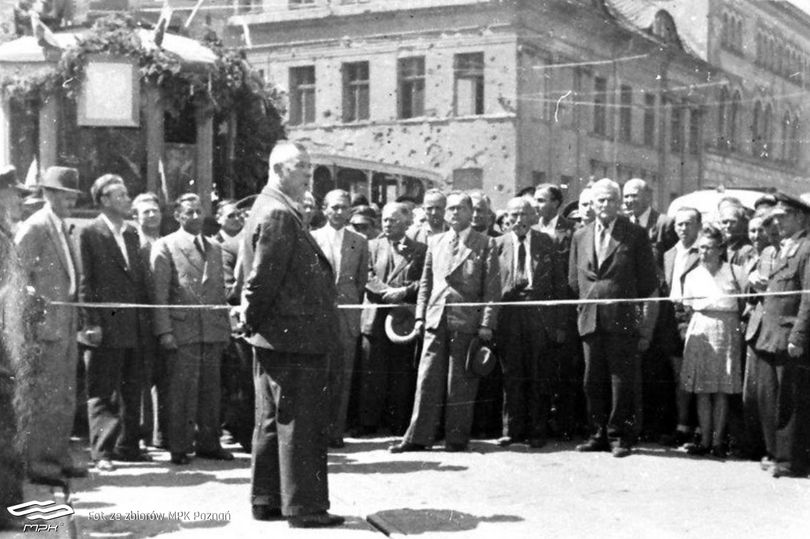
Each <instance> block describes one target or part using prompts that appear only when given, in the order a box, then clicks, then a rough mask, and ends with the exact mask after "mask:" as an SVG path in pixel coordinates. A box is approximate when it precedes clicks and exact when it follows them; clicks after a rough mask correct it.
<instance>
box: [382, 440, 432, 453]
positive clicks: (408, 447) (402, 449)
mask: <svg viewBox="0 0 810 539" xmlns="http://www.w3.org/2000/svg"><path fill="white" fill-rule="evenodd" d="M411 451H427V446H424V445H422V444H414V443H411V442H400V443H398V444H394V445H392V446H391V447H389V448H388V452H389V453H409V452H411Z"/></svg>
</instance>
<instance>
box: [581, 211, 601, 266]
mask: <svg viewBox="0 0 810 539" xmlns="http://www.w3.org/2000/svg"><path fill="white" fill-rule="evenodd" d="M595 223H596V221H594V222H592V223H590V224H589V225H588V226H587V227H585V232H584V233H583V234H582V243H583V244H584V245H585V247H586V248H587V252H588V269H590V270H593V271H596V270H597V269H599V264H597V261H596V243H595V236H596V224H595Z"/></svg>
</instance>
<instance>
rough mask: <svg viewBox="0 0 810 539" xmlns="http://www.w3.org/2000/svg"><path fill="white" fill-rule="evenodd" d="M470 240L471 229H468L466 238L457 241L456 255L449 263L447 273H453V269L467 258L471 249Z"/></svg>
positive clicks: (471, 239) (471, 237) (471, 238)
mask: <svg viewBox="0 0 810 539" xmlns="http://www.w3.org/2000/svg"><path fill="white" fill-rule="evenodd" d="M472 242H473V231H472V230H470V232H469V234H467V239H465V240H464V241H461V242H459V246H458V255H457V256H456V258H455V259H454V260H453V262H452V263H451V264H450V268H449V270H448V271H447V274H448V275H449V274H451V273H453V272H454V271H456V269H458V267H459V266H461V264H462V263H463V262H464V261H465V260H467V257H468V256H470V253H471V252H472V249H471V244H472ZM447 248H448V249H449V248H450V244H449V242H448V244H447Z"/></svg>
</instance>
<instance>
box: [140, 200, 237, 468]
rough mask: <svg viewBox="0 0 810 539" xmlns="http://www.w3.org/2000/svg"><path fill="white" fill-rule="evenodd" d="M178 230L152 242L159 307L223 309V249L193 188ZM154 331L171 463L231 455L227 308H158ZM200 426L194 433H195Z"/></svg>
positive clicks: (179, 210) (181, 207) (180, 211)
mask: <svg viewBox="0 0 810 539" xmlns="http://www.w3.org/2000/svg"><path fill="white" fill-rule="evenodd" d="M174 218H175V219H176V220H177V222H178V223H180V229H179V230H177V231H176V232H173V233H171V234H169V235H168V236H164V237H162V238H160V239H159V240H157V241H156V242H155V244H154V246H153V247H152V260H151V268H152V281H153V286H154V291H155V292H154V294H155V303H156V304H157V305H211V304H214V305H222V306H223V307H224V306H225V280H224V277H223V271H222V253H221V251H220V247H219V245H218V244H217V243H215V242H212V241H210V240H207V239H205V237H204V236H203V235H202V224H203V209H202V204H201V200H200V197H199V196H198V195H196V194H194V193H186V194H184V195H181V196H180V197H179V198H178V199H177V200H176V201H175V203H174ZM154 333H155V335H156V336H158V338H159V339H160V347H161V349H162V350H163V352H164V354H166V369H167V373H168V378H169V380H168V385H169V399H168V420H169V430H168V435H169V451H170V452H171V461H172V463H173V464H177V465H184V464H188V462H189V457H188V453H191V452H192V451H196V456H197V457H199V458H206V459H213V460H233V455H232V454H231V453H230V452H228V451H226V450H225V449H223V448H222V446H221V445H220V441H219V406H220V394H221V387H220V362H221V358H222V349H223V347H224V346H225V343H227V342H228V338H229V337H230V321H229V319H228V312H227V311H226V310H224V309H177V308H174V309H155V311H154ZM195 426H196V431H195Z"/></svg>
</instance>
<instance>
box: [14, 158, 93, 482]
mask: <svg viewBox="0 0 810 539" xmlns="http://www.w3.org/2000/svg"><path fill="white" fill-rule="evenodd" d="M78 186H79V172H78V171H77V170H76V169H75V168H69V167H57V166H53V167H50V168H48V169H47V170H46V171H45V174H44V175H43V178H42V184H41V187H42V193H43V196H44V198H45V201H46V202H45V206H43V208H42V209H40V210H39V211H37V212H36V213H34V214H33V215H31V217H29V218H28V219H26V221H25V222H24V223H23V224H22V225H21V226H20V228H19V230H18V231H17V235H16V238H15V243H16V244H17V249H18V251H19V254H20V260H21V263H22V266H23V268H24V270H25V272H26V275H27V277H28V280H29V283H30V285H31V286H32V287H33V289H34V291H35V293H36V294H37V295H38V296H39V297H40V298H41V299H42V300H44V301H59V302H73V301H76V297H77V296H76V295H77V291H78V286H79V276H80V275H79V268H80V265H79V258H78V254H77V252H76V249H75V247H74V240H73V238H72V237H71V234H70V230H69V228H68V226H67V224H66V223H65V221H64V219H65V218H66V217H67V216H68V215H69V214H70V210H71V209H72V208H73V207H74V206H75V205H76V200H77V199H78V198H79V195H80V194H81V191H79V189H78ZM76 329H77V313H76V309H75V308H74V307H71V306H63V305H49V306H48V308H47V310H46V312H45V315H44V316H43V317H42V318H41V319H40V320H38V321H37V322H36V323H35V326H34V328H33V338H34V340H35V343H32V344H33V345H34V347H35V349H36V353H31V354H26V359H27V360H28V361H26V362H24V363H23V364H22V365H21V366H20V368H21V372H20V373H19V388H18V391H19V393H20V397H21V402H22V403H23V405H22V406H21V407H20V410H19V413H20V418H19V426H20V432H21V433H23V440H22V442H23V450H24V456H25V459H26V461H27V465H28V476H29V478H30V479H31V480H32V481H39V482H44V483H59V482H61V481H63V478H64V477H83V476H85V475H87V469H86V468H84V467H82V466H78V465H76V464H75V463H74V462H73V459H72V458H71V456H70V450H69V441H70V432H71V429H72V427H73V414H74V412H75V406H76V388H75V383H76V361H77V348H76ZM32 373H36V374H32Z"/></svg>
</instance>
